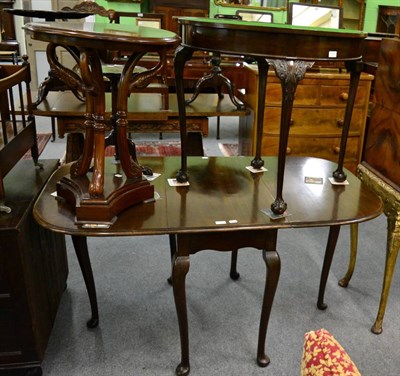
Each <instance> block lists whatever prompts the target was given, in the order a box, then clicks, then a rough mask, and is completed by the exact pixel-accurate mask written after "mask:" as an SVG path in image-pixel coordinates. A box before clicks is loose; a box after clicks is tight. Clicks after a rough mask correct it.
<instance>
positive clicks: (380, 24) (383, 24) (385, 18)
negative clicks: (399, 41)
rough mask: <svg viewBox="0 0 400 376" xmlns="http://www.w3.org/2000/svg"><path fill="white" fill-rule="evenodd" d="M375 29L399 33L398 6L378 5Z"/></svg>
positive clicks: (399, 7)
mask: <svg viewBox="0 0 400 376" xmlns="http://www.w3.org/2000/svg"><path fill="white" fill-rule="evenodd" d="M378 9H379V11H378V21H377V24H376V31H378V32H380V33H391V34H400V6H386V5H379V8H378Z"/></svg>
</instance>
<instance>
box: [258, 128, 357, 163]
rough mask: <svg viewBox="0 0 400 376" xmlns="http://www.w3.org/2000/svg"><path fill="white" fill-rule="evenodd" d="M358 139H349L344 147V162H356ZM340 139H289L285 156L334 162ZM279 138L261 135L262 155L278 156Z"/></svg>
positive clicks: (337, 153)
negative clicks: (306, 157) (308, 157)
mask: <svg viewBox="0 0 400 376" xmlns="http://www.w3.org/2000/svg"><path fill="white" fill-rule="evenodd" d="M359 141H360V139H359V137H349V138H348V139H347V147H346V158H345V160H346V161H357V159H358V149H359ZM339 146H340V137H291V136H289V142H288V147H287V153H286V154H287V155H296V156H310V155H312V156H313V157H316V158H323V159H328V160H331V161H336V160H337V158H338V155H339V151H340V147H339ZM278 148H279V137H278V136H272V135H268V134H265V135H263V144H262V154H263V155H278Z"/></svg>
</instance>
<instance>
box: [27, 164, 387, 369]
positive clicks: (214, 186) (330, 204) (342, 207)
mask: <svg viewBox="0 0 400 376" xmlns="http://www.w3.org/2000/svg"><path fill="white" fill-rule="evenodd" d="M143 161H144V162H145V163H146V165H148V166H150V167H151V168H152V169H153V171H155V172H157V173H160V174H161V176H160V177H158V178H157V179H155V180H154V181H153V185H154V189H155V191H156V192H157V193H158V194H159V196H160V200H156V201H154V202H151V203H142V204H139V205H135V206H132V207H129V208H128V209H127V210H125V211H123V212H122V213H120V214H119V215H118V218H117V219H116V221H115V222H114V223H113V224H111V225H108V226H107V225H98V226H95V225H93V224H91V223H88V224H77V223H76V222H75V213H74V208H73V207H72V206H71V205H70V204H68V203H67V202H66V201H65V200H63V199H56V198H55V197H54V196H53V195H52V193H53V192H54V191H55V189H56V184H57V182H58V181H59V180H60V179H61V177H63V176H65V175H66V174H68V171H69V168H70V166H69V165H65V166H62V167H61V168H60V169H59V170H58V171H57V172H56V173H55V174H54V175H53V176H52V178H51V179H50V181H49V183H48V184H47V186H46V188H45V189H44V190H43V191H42V193H41V195H40V197H39V198H38V200H37V202H36V204H35V206H34V210H33V212H34V217H35V219H36V220H37V221H38V223H39V224H40V225H41V226H43V227H44V228H46V229H48V230H51V231H55V232H59V233H62V234H68V235H71V236H72V240H73V243H74V246H75V251H76V254H77V257H78V259H79V262H80V266H81V269H82V273H83V276H84V280H85V283H86V287H87V290H88V295H89V299H90V303H91V309H92V317H91V319H90V320H89V322H88V325H89V326H91V327H93V326H96V325H97V324H98V319H99V316H98V307H97V298H96V290H95V284H94V278H93V274H92V269H91V264H90V258H89V253H88V247H87V242H86V237H88V236H90V237H92V236H107V237H109V236H140V235H160V234H169V235H176V239H177V249H176V252H175V253H174V254H173V260H172V285H173V290H174V297H175V304H176V310H177V314H178V323H179V330H180V340H181V362H180V364H179V366H178V368H177V370H176V373H177V375H187V374H188V373H189V371H190V363H189V337H188V321H187V313H186V291H185V277H186V275H187V273H188V271H189V266H190V255H192V254H194V253H196V252H199V251H201V250H209V249H212V250H217V251H231V250H232V249H238V248H244V247H253V248H257V249H260V250H262V255H263V259H264V262H265V264H266V268H267V270H268V273H267V279H266V284H265V291H264V299H263V304H262V313H261V319H260V331H259V338H258V350H257V361H258V364H259V365H260V366H267V365H268V363H269V357H268V356H267V355H266V353H265V339H266V335H267V327H268V321H269V316H270V312H271V308H272V304H273V300H274V294H275V291H276V288H277V284H278V279H279V274H280V260H279V255H278V253H277V250H276V243H277V234H278V230H279V229H290V228H299V227H316V226H330V232H329V238H328V243H327V247H326V253H325V259H324V264H323V268H322V274H321V280H320V288H319V294H318V307H319V308H320V309H325V308H326V304H325V303H324V293H325V286H326V283H327V278H328V274H329V269H330V265H331V261H332V257H333V254H334V250H335V245H336V241H337V238H338V235H339V230H340V227H341V225H344V224H350V223H358V222H362V221H366V220H370V219H372V218H375V217H376V216H378V215H379V214H380V213H381V211H382V203H381V200H380V199H379V198H378V197H377V196H376V195H375V194H374V193H373V192H372V191H370V190H369V189H368V188H367V187H366V186H364V185H363V184H361V182H360V181H359V180H358V179H357V178H356V177H355V176H354V175H353V174H352V173H350V172H348V171H347V174H348V177H347V180H348V182H349V185H331V183H330V182H329V181H328V178H329V176H330V174H331V172H332V169H333V168H334V166H335V163H333V162H330V161H326V160H323V159H316V158H297V157H289V158H288V160H287V164H286V179H287V184H286V185H285V187H284V193H285V196H286V198H287V200H288V202H289V203H290V213H291V215H290V216H288V217H285V218H280V219H271V218H270V217H269V216H268V215H266V214H265V213H264V210H265V209H268V208H269V206H270V205H271V203H272V202H273V200H274V193H275V190H276V184H277V179H276V175H277V170H278V168H279V167H278V159H277V158H276V157H265V166H266V168H267V169H268V171H267V172H263V173H256V174H253V173H251V172H250V171H248V169H247V168H246V166H249V165H250V162H251V158H250V157H230V158H226V157H210V158H204V157H203V158H202V157H188V161H189V163H190V165H191V183H190V186H189V187H188V186H180V187H176V186H170V185H169V184H168V182H167V179H169V178H173V177H174V176H175V175H176V172H177V171H178V170H179V168H180V162H181V159H180V158H179V157H165V158H162V157H153V158H151V157H147V158H143ZM106 164H107V168H106V173H107V174H109V175H110V176H113V177H114V179H117V177H116V175H115V174H117V173H119V171H120V167H119V166H118V165H115V164H113V159H112V158H106ZM307 176H309V177H319V178H321V179H322V181H321V184H317V185H313V184H308V183H306V180H305V178H306V177H307ZM310 205H312V208H313V210H310ZM147 251H148V252H151V250H147ZM293 309H295V307H294V308H293Z"/></svg>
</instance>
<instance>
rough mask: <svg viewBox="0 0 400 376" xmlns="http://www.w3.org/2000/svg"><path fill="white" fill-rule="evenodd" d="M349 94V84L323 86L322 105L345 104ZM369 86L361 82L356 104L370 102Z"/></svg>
mask: <svg viewBox="0 0 400 376" xmlns="http://www.w3.org/2000/svg"><path fill="white" fill-rule="evenodd" d="M348 96H349V86H348V84H347V85H343V86H341V85H329V86H325V85H322V86H321V97H320V98H321V102H320V105H321V106H345V105H346V103H347V98H348ZM296 99H297V97H296ZM368 100H369V87H367V86H366V85H365V84H364V85H363V84H362V83H360V85H359V86H358V90H357V95H356V100H355V104H354V105H355V106H361V105H363V104H366V103H368Z"/></svg>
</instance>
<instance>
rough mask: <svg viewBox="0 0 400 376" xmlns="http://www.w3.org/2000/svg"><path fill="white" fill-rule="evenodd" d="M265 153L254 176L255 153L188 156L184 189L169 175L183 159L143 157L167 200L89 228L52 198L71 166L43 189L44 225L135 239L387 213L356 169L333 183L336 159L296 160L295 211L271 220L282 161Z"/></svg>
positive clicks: (288, 189) (292, 177) (39, 211)
mask: <svg viewBox="0 0 400 376" xmlns="http://www.w3.org/2000/svg"><path fill="white" fill-rule="evenodd" d="M264 158H265V168H266V169H267V171H265V172H261V173H252V172H250V171H249V170H248V169H247V168H246V167H247V166H249V165H250V161H251V158H250V157H207V158H206V157H188V163H189V168H190V174H191V176H190V185H189V186H178V187H177V186H170V185H169V183H168V181H167V179H170V178H174V177H175V175H176V172H177V171H178V170H179V168H180V157H164V158H163V157H146V158H139V159H140V163H141V164H143V165H146V166H149V167H150V168H152V169H153V171H154V173H159V174H161V176H159V177H157V178H156V179H155V180H153V181H152V182H151V184H153V185H154V188H155V192H157V193H156V195H157V196H159V199H157V200H156V201H155V202H152V203H142V204H138V205H133V206H132V207H130V208H128V209H127V210H125V211H123V212H122V213H120V214H119V215H118V217H117V219H116V221H115V222H114V223H113V224H112V225H111V226H110V227H101V226H100V227H95V226H94V227H91V226H88V227H86V228H85V226H81V225H76V224H75V214H74V208H72V207H71V206H69V205H68V204H67V203H66V202H64V201H62V200H57V199H56V198H55V197H54V196H53V195H51V194H52V193H53V192H55V190H56V183H57V182H58V181H59V180H60V178H61V177H63V176H68V174H69V168H70V166H69V165H64V166H62V167H61V168H60V169H59V170H58V171H57V172H56V173H55V174H54V175H53V176H52V177H51V179H50V180H49V182H48V183H47V185H46V188H45V189H44V191H43V192H42V193H41V194H40V196H39V198H38V200H37V202H36V204H35V206H34V216H35V219H36V220H37V221H38V223H39V224H40V225H42V226H43V227H45V228H47V229H50V230H53V231H56V232H61V233H65V234H69V235H81V236H134V235H155V234H175V233H196V232H198V233H201V232H203V233H204V232H229V231H236V230H254V229H273V228H292V227H293V228H294V227H319V226H330V225H344V224H351V223H357V222H363V221H367V220H370V219H373V218H375V217H377V216H378V215H380V214H381V213H382V209H383V206H382V202H381V199H380V198H379V197H378V196H377V195H376V194H375V193H373V192H372V191H371V190H370V189H369V188H367V186H365V185H364V184H362V183H361V181H360V180H359V179H358V178H357V177H356V176H354V175H353V174H352V173H351V172H349V171H346V172H347V174H348V178H347V181H348V184H347V185H332V184H331V183H330V181H329V178H330V176H331V174H332V171H333V170H334V169H335V168H336V163H333V162H330V161H327V160H323V159H318V158H305V157H288V158H287V164H286V169H285V184H284V189H283V195H284V198H285V200H286V201H287V203H288V210H287V216H285V217H283V218H278V219H271V217H270V216H268V215H266V214H265V212H264V210H265V209H267V208H270V205H271V203H272V202H273V201H274V199H275V193H276V175H277V160H278V159H277V157H264ZM113 162H114V160H113V158H106V164H108V166H107V168H106V171H107V173H108V174H117V173H120V170H121V169H120V167H119V166H118V165H115V164H114V163H113ZM88 175H90V174H88ZM114 176H115V175H114ZM88 178H90V176H88ZM306 178H307V179H306ZM106 181H110V182H112V184H113V186H112V187H111V186H105V194H106V193H107V190H112V189H115V186H114V185H118V186H120V185H122V184H124V181H125V179H124V178H123V177H122V178H114V179H106Z"/></svg>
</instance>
